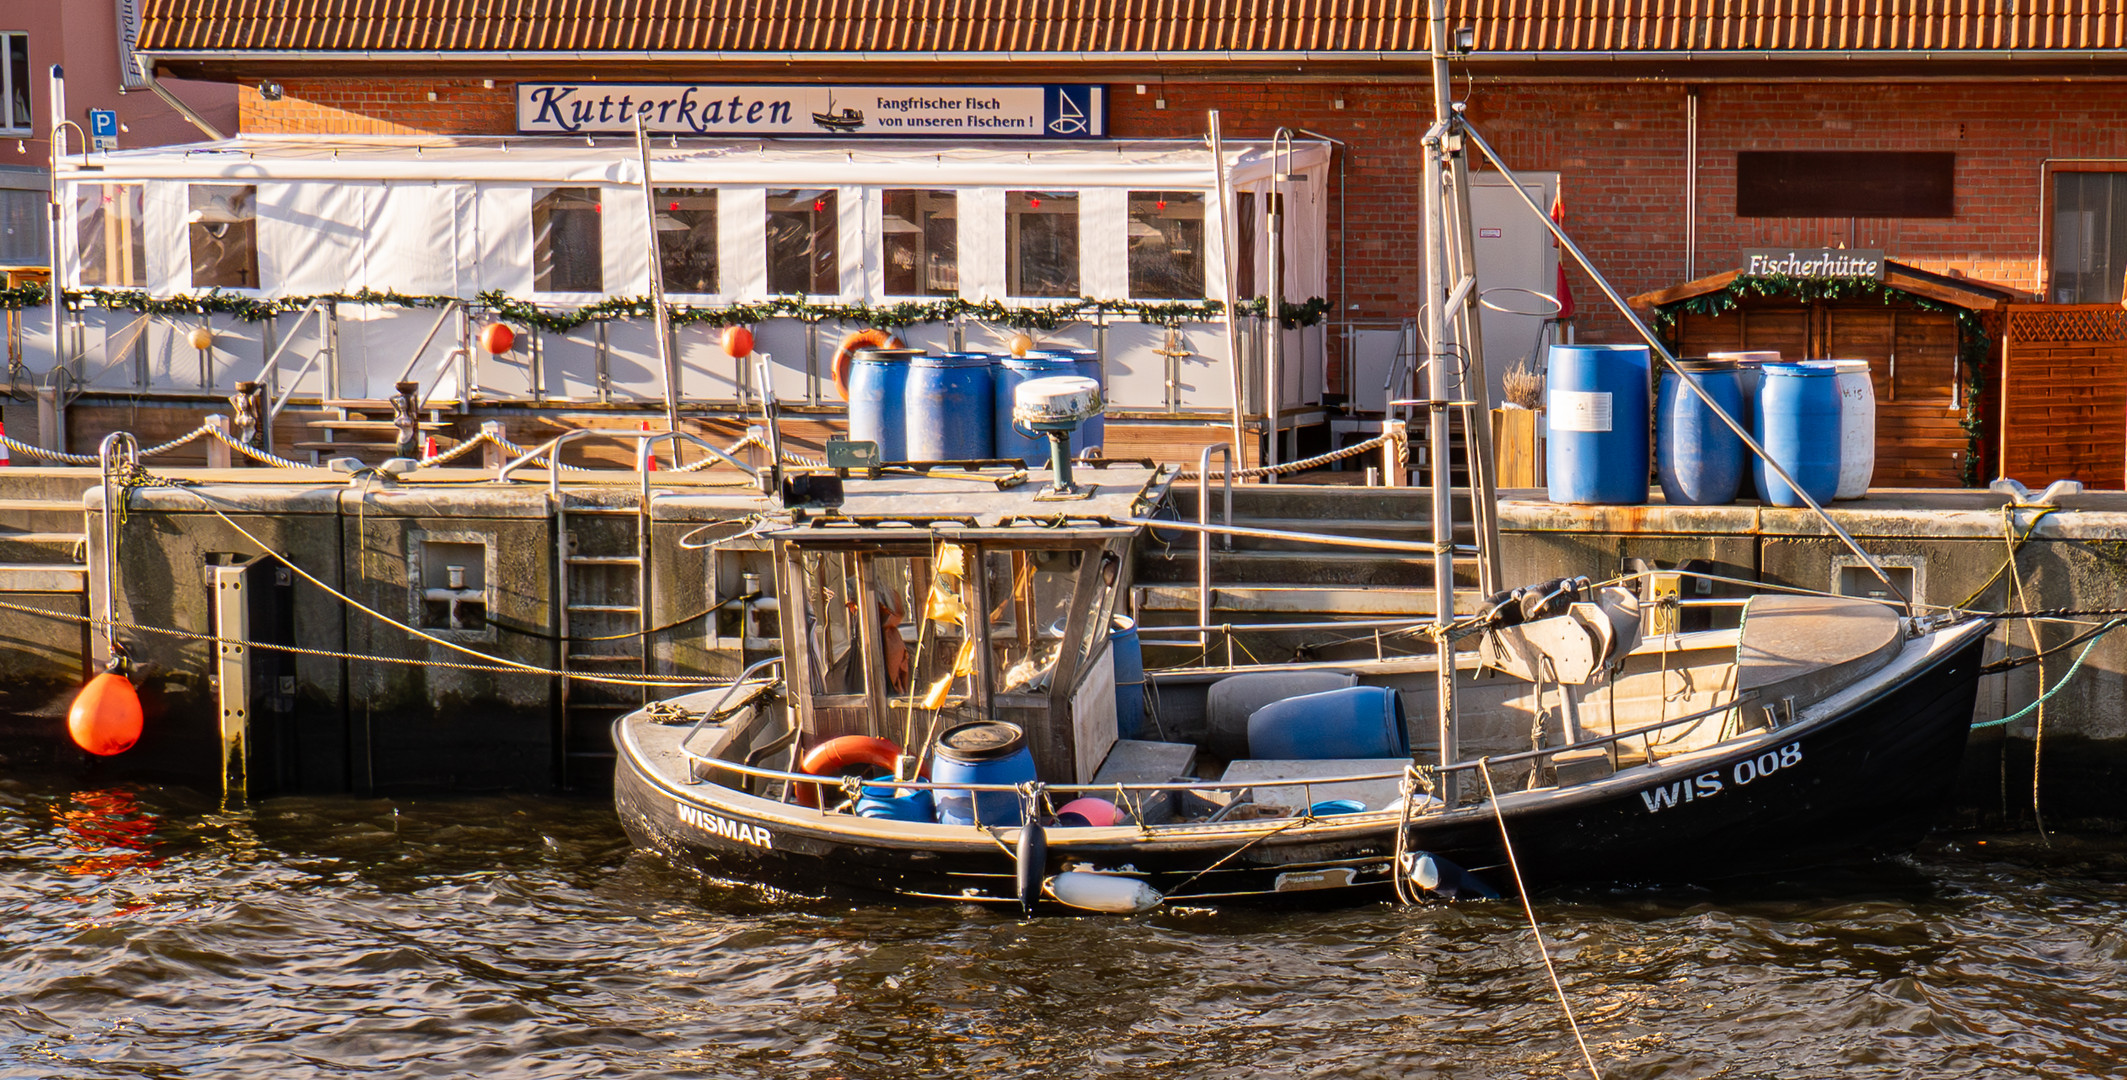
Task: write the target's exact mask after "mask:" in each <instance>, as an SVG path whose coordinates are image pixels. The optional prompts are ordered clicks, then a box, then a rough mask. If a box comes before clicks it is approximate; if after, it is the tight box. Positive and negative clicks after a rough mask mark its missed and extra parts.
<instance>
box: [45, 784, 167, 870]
mask: <svg viewBox="0 0 2127 1080" xmlns="http://www.w3.org/2000/svg"><path fill="white" fill-rule="evenodd" d="M58 821H59V825H60V827H61V828H63V829H65V830H66V832H67V834H68V835H69V836H70V837H71V839H70V841H69V843H68V847H70V848H71V849H73V850H74V851H75V852H77V853H78V854H77V855H76V857H74V858H72V859H69V860H68V861H67V862H65V863H64V864H63V865H62V867H61V869H62V870H64V871H65V872H66V873H69V874H97V875H105V876H108V875H114V874H123V873H126V872H128V871H133V870H152V869H154V868H156V867H158V866H161V865H162V863H163V860H162V859H161V858H159V857H157V856H156V854H155V851H156V843H155V828H156V825H157V824H158V823H159V819H158V818H157V817H156V816H155V815H154V814H151V813H149V812H147V811H146V810H144V809H142V808H141V805H140V800H139V799H138V798H136V797H135V796H134V795H133V793H132V792H130V791H124V790H120V789H115V788H109V789H104V790H100V791H77V792H74V793H72V794H71V795H69V796H67V799H66V803H65V805H64V806H63V807H62V808H61V809H60V810H59V812H58Z"/></svg>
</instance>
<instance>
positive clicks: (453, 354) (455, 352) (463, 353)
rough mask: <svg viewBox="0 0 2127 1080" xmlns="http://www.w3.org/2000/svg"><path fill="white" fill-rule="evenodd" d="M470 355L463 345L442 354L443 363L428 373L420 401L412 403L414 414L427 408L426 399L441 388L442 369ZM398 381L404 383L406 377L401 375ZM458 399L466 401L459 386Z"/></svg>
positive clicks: (463, 391) (464, 392)
mask: <svg viewBox="0 0 2127 1080" xmlns="http://www.w3.org/2000/svg"><path fill="white" fill-rule="evenodd" d="M470 355H471V354H470V353H469V352H468V351H467V350H466V348H465V346H463V345H460V346H458V347H457V348H455V349H451V350H448V351H446V352H445V353H444V354H443V362H442V363H440V364H437V365H436V369H435V370H434V371H431V372H429V373H428V389H426V390H423V391H421V399H420V400H419V401H416V402H414V411H415V412H420V411H421V410H423V409H425V408H428V399H430V398H432V397H435V396H436V387H438V386H441V385H442V384H443V369H445V368H447V367H449V366H451V361H453V360H459V361H462V360H465V359H467V358H468V357H469V356H470ZM399 381H400V382H405V381H406V377H405V376H404V375H401V376H400V377H399ZM458 397H459V399H460V400H466V398H467V394H466V390H465V387H462V386H461V387H459V388H458Z"/></svg>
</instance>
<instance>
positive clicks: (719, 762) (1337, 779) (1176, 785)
mask: <svg viewBox="0 0 2127 1080" xmlns="http://www.w3.org/2000/svg"><path fill="white" fill-rule="evenodd" d="M766 662H767V661H761V662H760V663H766ZM755 666H759V664H756V665H755ZM748 670H751V669H748ZM740 678H741V679H744V678H745V676H744V675H741V676H740ZM726 696H727V697H728V696H729V691H727V692H726ZM1757 696H1758V692H1757V691H1755V690H1745V691H1743V692H1742V693H1740V694H1738V695H1736V696H1735V697H1734V698H1732V699H1730V700H1729V701H1727V702H1726V703H1724V704H1721V705H1716V706H1714V707H1712V708H1710V709H1701V710H1699V711H1698V712H1694V713H1686V714H1684V715H1682V716H1676V717H1671V718H1669V719H1666V720H1662V721H1659V722H1657V723H1653V724H1647V725H1645V726H1642V727H1636V728H1632V729H1630V730H1627V731H1620V732H1615V733H1612V734H1609V735H1598V736H1593V737H1589V738H1583V739H1579V740H1577V741H1575V742H1571V743H1567V744H1565V745H1562V746H1547V747H1542V748H1540V749H1536V750H1524V751H1521V752H1519V753H1514V754H1507V755H1503V756H1500V757H1487V758H1481V759H1476V760H1471V761H1465V762H1456V763H1454V764H1451V765H1448V766H1446V767H1445V768H1437V769H1434V770H1433V771H1434V773H1435V774H1436V775H1437V774H1441V773H1449V772H1461V771H1465V770H1469V769H1475V768H1477V767H1478V766H1480V765H1485V764H1490V765H1511V764H1515V763H1518V762H1522V761H1529V760H1536V759H1542V758H1548V757H1551V756H1554V755H1557V754H1561V753H1564V752H1566V751H1568V750H1586V749H1589V748H1591V747H1602V746H1610V745H1614V744H1616V743H1619V742H1623V741H1625V740H1629V739H1636V738H1646V737H1649V736H1652V735H1653V734H1655V733H1656V732H1659V731H1662V730H1665V729H1667V728H1672V727H1677V726H1679V725H1682V724H1690V723H1696V722H1698V721H1701V720H1705V719H1707V718H1708V717H1713V716H1719V715H1721V714H1723V713H1727V712H1733V711H1735V710H1737V709H1739V708H1741V707H1742V706H1743V705H1745V704H1746V703H1748V702H1750V701H1752V700H1755V699H1756V698H1757ZM707 722H708V718H707V717H704V718H703V719H702V720H701V721H699V722H697V723H696V725H695V728H696V730H699V729H700V727H701V725H702V724H704V723H707ZM693 737H694V736H693V732H689V733H688V736H687V738H689V739H691V738H693ZM679 752H680V756H682V757H684V758H686V759H687V761H688V763H689V764H690V765H701V766H707V767H709V768H712V769H718V770H721V771H724V772H729V773H735V774H738V775H740V776H747V777H752V778H754V779H758V780H782V781H785V782H787V783H794V784H823V785H830V786H833V785H839V784H841V783H842V781H843V778H842V777H839V776H815V775H813V774H812V773H796V772H784V771H782V770H780V769H764V768H762V767H760V766H758V765H750V764H745V763H742V762H737V761H728V760H726V759H724V758H718V757H709V756H707V755H703V754H699V753H696V752H695V751H693V750H691V749H688V748H687V746H686V741H685V740H682V741H681V745H680V747H679ZM1410 772H1411V768H1410V767H1409V766H1406V767H1404V768H1401V769H1397V770H1394V771H1385V772H1379V773H1359V774H1354V775H1349V776H1344V775H1339V776H1308V777H1295V778H1282V777H1281V778H1275V779H1262V780H1247V781H1243V782H1235V781H1231V780H1169V781H1162V782H1159V783H1121V782H1112V783H1105V784H1099V783H1095V784H1043V785H1041V789H1042V790H1044V791H1050V792H1056V793H1059V794H1073V795H1094V794H1100V793H1103V792H1114V791H1121V792H1130V793H1136V792H1143V793H1153V792H1162V791H1238V790H1242V789H1254V788H1295V787H1311V786H1315V785H1320V784H1352V783H1364V782H1367V781H1378V780H1400V779H1402V778H1403V777H1405V776H1407V775H1409V774H1410ZM857 782H858V783H859V784H861V785H862V786H864V787H868V788H869V787H878V788H893V789H896V790H910V791H931V790H940V789H943V790H949V791H996V792H1004V791H1019V790H1021V788H1022V787H1023V785H1020V784H976V783H961V782H955V781H945V782H940V781H935V780H900V779H895V778H892V777H881V778H879V779H876V780H860V781H857Z"/></svg>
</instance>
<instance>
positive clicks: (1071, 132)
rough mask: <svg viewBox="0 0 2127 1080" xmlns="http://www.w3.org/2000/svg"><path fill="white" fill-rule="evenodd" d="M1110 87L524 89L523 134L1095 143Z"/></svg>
mask: <svg viewBox="0 0 2127 1080" xmlns="http://www.w3.org/2000/svg"><path fill="white" fill-rule="evenodd" d="M1105 91H1106V87H1101V86H1075V85H1048V86H775V85H744V84H733V83H518V84H517V130H518V132H520V133H521V134H525V135H587V134H608V135H621V134H632V133H633V132H634V131H635V119H636V117H637V116H641V117H642V118H643V119H644V120H645V121H646V126H647V127H648V128H649V130H650V131H651V133H653V134H657V135H702V136H718V135H738V136H746V135H779V136H789V135H839V136H845V137H866V136H885V137H889V138H908V137H911V136H919V137H938V136H954V137H960V138H981V139H999V138H1003V139H1097V138H1102V137H1105V136H1106V135H1107V133H1108V108H1107V98H1106V94H1105Z"/></svg>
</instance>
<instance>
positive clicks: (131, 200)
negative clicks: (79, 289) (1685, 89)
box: [74, 184, 197, 288]
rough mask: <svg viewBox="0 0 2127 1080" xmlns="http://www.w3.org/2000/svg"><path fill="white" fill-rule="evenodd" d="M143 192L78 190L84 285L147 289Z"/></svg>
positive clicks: (99, 187) (119, 187) (131, 188)
mask: <svg viewBox="0 0 2127 1080" xmlns="http://www.w3.org/2000/svg"><path fill="white" fill-rule="evenodd" d="M141 190H142V189H141V186H140V185H139V184H83V185H81V186H80V187H79V188H77V189H75V196H74V204H75V205H74V223H75V228H76V233H75V239H76V241H77V242H78V243H79V245H80V250H81V283H82V284H83V285H101V286H105V287H107V288H142V287H144V286H146V285H147V283H148V244H147V237H146V234H145V233H144V231H143V230H142V228H141ZM195 265H197V264H196V263H195Z"/></svg>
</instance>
